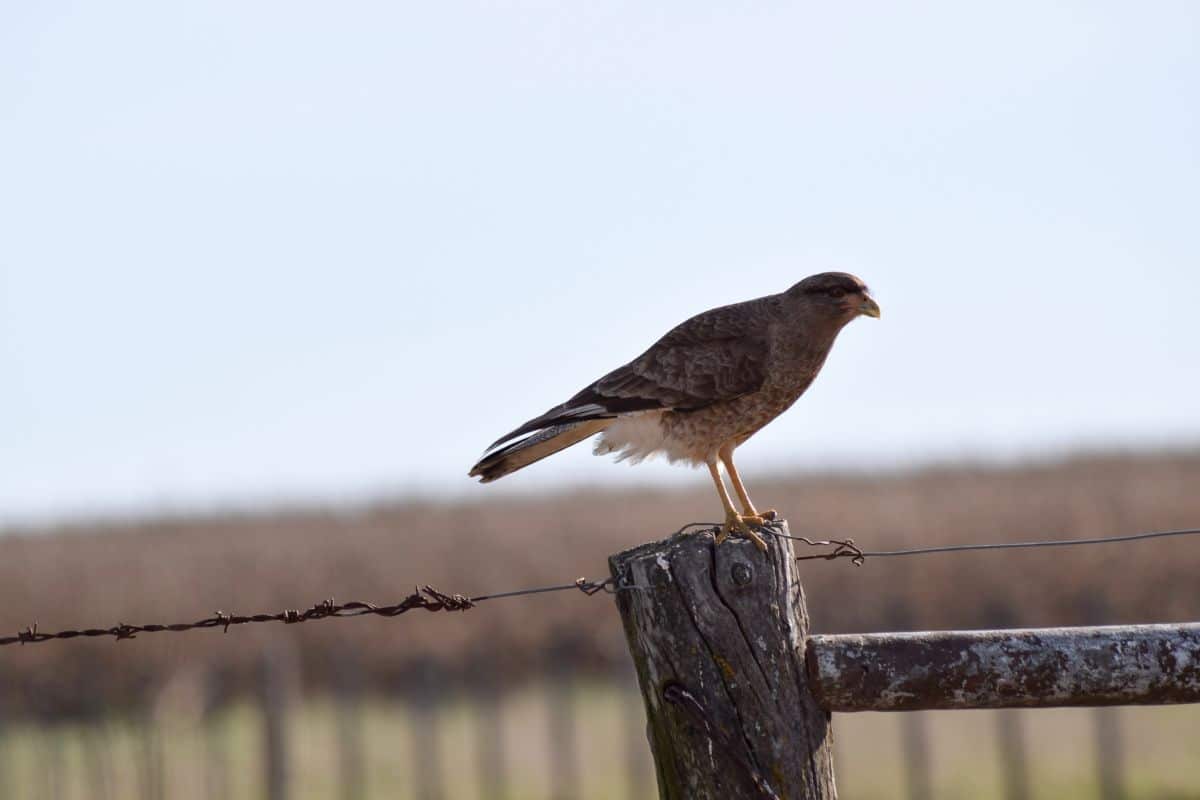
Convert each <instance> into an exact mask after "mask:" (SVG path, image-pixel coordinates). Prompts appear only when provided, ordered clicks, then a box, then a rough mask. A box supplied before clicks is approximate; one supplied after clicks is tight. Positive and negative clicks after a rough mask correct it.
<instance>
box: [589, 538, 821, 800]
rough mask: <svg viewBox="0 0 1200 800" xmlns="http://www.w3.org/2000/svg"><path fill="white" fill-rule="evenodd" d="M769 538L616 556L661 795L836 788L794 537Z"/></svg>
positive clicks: (805, 793)
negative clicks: (811, 674) (807, 659)
mask: <svg viewBox="0 0 1200 800" xmlns="http://www.w3.org/2000/svg"><path fill="white" fill-rule="evenodd" d="M778 530H779V531H780V532H782V533H786V532H787V526H786V524H782V525H781V526H780V527H779V528H778ZM766 538H767V545H768V546H767V552H765V553H763V552H760V551H759V550H757V549H756V548H755V546H754V545H753V543H751V542H749V541H744V540H729V541H726V542H724V543H722V544H721V545H720V546H716V544H715V542H714V539H713V536H712V534H711V533H708V532H703V533H684V534H679V535H676V536H673V537H671V538H670V539H666V540H664V541H661V542H653V543H650V544H645V545H642V546H640V547H635V548H633V549H632V550H627V551H625V552H623V553H618V554H617V555H614V556H612V557H611V558H610V559H609V564H610V566H611V568H612V574H613V576H614V578H615V579H616V583H617V607H618V608H619V610H620V612H621V618H622V620H623V622H624V624H625V634H626V637H627V638H628V641H629V650H630V653H631V654H632V656H633V660H634V665H635V666H636V668H637V674H638V682H639V683H640V685H641V690H642V698H643V700H644V701H645V704H646V716H647V721H648V723H647V725H648V736H649V739H650V747H651V750H652V752H653V754H654V762H655V769H656V771H657V773H658V787H659V796H660V797H661V798H664V800H742V799H743V798H745V799H746V800H749V798H754V800H762V798H779V800H832V799H833V798H835V797H836V796H837V793H836V789H835V788H834V781H833V758H832V749H831V744H832V740H831V733H830V725H829V714H828V713H827V712H825V711H823V710H822V709H821V708H820V707H819V706H818V705H817V701H816V699H815V698H814V697H813V694H812V692H811V691H810V690H809V685H808V675H807V673H806V671H805V663H804V642H805V637H806V635H807V633H808V613H807V611H806V609H805V606H804V592H803V589H802V588H801V586H800V583H799V581H798V580H797V578H796V572H795V562H794V561H793V560H792V558H793V554H792V543H791V541H790V540H788V539H784V538H781V537H776V536H768V537H766Z"/></svg>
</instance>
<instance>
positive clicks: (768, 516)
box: [759, 508, 779, 522]
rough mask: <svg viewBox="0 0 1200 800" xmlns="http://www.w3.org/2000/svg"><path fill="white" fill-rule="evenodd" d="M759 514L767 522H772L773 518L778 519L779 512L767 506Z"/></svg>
mask: <svg viewBox="0 0 1200 800" xmlns="http://www.w3.org/2000/svg"><path fill="white" fill-rule="evenodd" d="M759 516H760V517H762V518H763V519H765V520H766V521H767V522H774V521H775V520H777V519H779V512H778V511H776V510H775V509H773V508H768V509H767V510H766V511H763V512H761V513H760V514H759Z"/></svg>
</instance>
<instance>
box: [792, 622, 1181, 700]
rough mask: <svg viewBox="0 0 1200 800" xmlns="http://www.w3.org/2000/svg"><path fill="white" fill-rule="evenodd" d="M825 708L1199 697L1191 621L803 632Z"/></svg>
mask: <svg viewBox="0 0 1200 800" xmlns="http://www.w3.org/2000/svg"><path fill="white" fill-rule="evenodd" d="M805 655H806V659H805V660H806V665H807V671H808V674H809V685H810V686H811V688H812V690H813V692H814V694H815V695H816V697H817V701H818V703H820V705H821V706H822V707H823V708H825V709H826V710H827V711H920V710H924V709H951V708H954V709H968V708H1045V707H1051V706H1110V705H1157V704H1166V703H1200V624H1198V623H1190V624H1185V625H1120V626H1107V627H1093V628H1040V629H1037V628H1035V629H1028V630H994V631H951V632H945V633H940V632H924V633H871V634H861V635H859V634H839V635H833V636H812V637H810V638H809V639H808V641H807V645H806V654H805Z"/></svg>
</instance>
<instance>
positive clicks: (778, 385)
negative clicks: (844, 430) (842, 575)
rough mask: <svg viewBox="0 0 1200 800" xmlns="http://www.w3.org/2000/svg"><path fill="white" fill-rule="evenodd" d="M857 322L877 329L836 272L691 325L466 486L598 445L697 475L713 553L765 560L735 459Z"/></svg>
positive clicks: (762, 517)
mask: <svg viewBox="0 0 1200 800" xmlns="http://www.w3.org/2000/svg"><path fill="white" fill-rule="evenodd" d="M859 316H867V317H874V318H877V319H878V318H879V316H880V309H879V304H878V303H877V302H876V301H875V299H874V298H873V297H872V296H871V293H870V291H869V290H868V288H867V285H866V284H865V283H863V281H862V280H861V279H859V278H857V277H855V276H854V275H851V274H849V273H845V272H823V273H820V274H817V275H811V276H809V277H807V278H805V279H804V280H802V281H800V282H799V283H797V284H795V285H794V286H792V287H791V288H789V289H787V290H786V291H784V292H780V293H779V294H773V295H767V296H766V297H759V298H756V299H754V300H747V301H745V302H741V303H735V304H733V305H727V306H721V307H719V308H713V309H710V310H708V311H705V312H703V313H700V314H697V315H696V316H694V317H691V318H690V319H688V320H686V321H684V322H682V323H680V324H679V325H677V326H675V327H674V328H672V329H671V330H670V331H668V332H667V333H666V335H664V336H663V337H662V338H661V339H659V340H658V341H657V342H655V343H654V344H653V345H651V346H650V347H649V349H647V350H646V351H645V352H644V353H642V354H641V355H639V356H638V357H637V358H635V359H633V360H632V361H630V362H629V363H627V364H625V365H623V366H620V367H617V368H616V369H614V370H613V371H612V372H609V373H608V374H607V375H605V376H604V377H602V378H600V379H599V380H597V381H595V382H593V383H591V384H589V385H588V386H586V387H584V388H583V389H582V390H580V391H579V392H577V393H576V394H575V395H574V396H573V397H571V398H570V399H569V400H567V401H566V402H564V403H560V404H559V405H556V406H554V407H553V408H551V409H549V410H548V411H546V412H545V413H544V414H541V415H539V416H536V417H534V418H533V419H531V420H529V421H528V422H525V423H524V424H522V425H520V426H519V427H517V428H515V429H513V430H512V431H510V432H509V433H507V434H505V435H504V436H501V437H500V438H499V439H497V440H496V441H495V442H493V443H492V444H491V445H490V446H489V447H488V448H487V450H486V451H484V454H483V457H482V458H480V459H479V461H478V462H477V463H476V464H475V465H474V466H473V467H472V468H471V470H470V472H469V476H470V477H475V478H479V479H480V482H482V483H489V482H491V481H495V480H498V479H500V478H502V477H504V476H505V475H509V474H511V473H513V472H516V471H517V470H519V469H523V468H525V467H527V466H529V465H530V464H533V463H535V462H537V461H540V460H542V459H543V458H546V457H547V456H550V455H553V454H554V453H557V452H558V451H560V450H563V449H565V448H567V447H570V446H571V445H573V444H576V443H578V442H581V441H583V440H584V439H587V438H589V437H591V436H595V435H596V434H600V438H599V439H598V440H597V442H596V445H595V448H594V452H595V454H596V455H606V454H615V455H616V460H618V461H625V460H628V461H630V462H632V463H637V462H639V461H641V460H643V459H645V458H648V457H651V456H656V455H665V456H666V458H667V459H668V460H669V461H670V462H672V463H675V462H684V463H686V464H690V465H692V466H697V467H698V466H701V465H703V466H706V467H707V468H708V471H709V474H710V475H711V476H712V480H713V482H714V484H715V485H716V489H717V494H718V496H719V497H720V500H721V505H722V507H723V509H724V512H725V521H724V523H723V524H722V525H721V527H720V529H719V530H718V533H717V542H718V543H720V542H722V541H724V540H725V539H727V538H728V537H729V536H730V535H737V536H740V537H745V538H749V539H751V540H752V541H753V542H754V544H755V545H756V546H757V547H759V548H760V549H762V550H765V549H766V543H765V542H764V541H763V539H762V537H761V536H759V535H758V533H757V532H756V529H759V530H760V529H762V528H763V527H764V526H766V525H767V524H769V523H770V522H771V521H772V520H774V519H775V518H776V516H777V515H776V512H775V511H774V509H768V510H766V511H764V512H762V513H760V512H759V511H758V510H757V509H756V508H755V506H754V504H753V503H752V502H751V501H750V495H749V494H748V493H747V491H746V486H745V484H744V483H743V482H742V479H741V476H740V475H739V474H738V471H737V467H736V466H735V465H734V461H733V452H734V450H735V449H737V448H738V447H739V446H740V445H742V444H743V443H745V442H746V440H747V439H749V438H750V437H751V436H753V435H754V434H755V433H757V432H758V431H759V430H761V429H762V428H763V427H764V426H765V425H766V424H767V423H769V422H771V421H772V420H773V419H775V418H776V417H777V416H779V415H780V414H782V413H783V412H784V411H786V410H787V409H788V408H789V407H791V405H792V404H793V403H794V402H795V401H796V400H797V399H799V397H800V396H801V395H802V394H804V392H805V391H806V390H807V389H808V387H809V386H810V385H811V384H812V382H813V380H814V379H815V378H816V377H817V373H819V372H820V370H821V367H822V366H823V365H824V363H825V359H826V357H827V356H828V355H829V352H830V350H831V349H832V347H833V343H834V340H835V339H836V338H837V335H838V333H839V332H840V331H841V330H842V328H844V327H845V326H846V325H847V324H848V323H849V322H851V321H852V320H853V319H855V318H856V317H859ZM722 466H723V467H724V469H725V471H726V472H727V473H728V475H729V479H730V482H731V483H732V484H733V490H734V492H735V493H736V494H737V498H738V501H739V502H740V504H741V511H740V512H739V511H738V509H737V508H736V507H735V506H734V504H733V500H732V498H731V497H730V494H729V491H728V489H727V488H726V486H725V482H724V480H723V478H722V474H721V468H722Z"/></svg>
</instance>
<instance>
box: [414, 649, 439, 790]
mask: <svg viewBox="0 0 1200 800" xmlns="http://www.w3.org/2000/svg"><path fill="white" fill-rule="evenodd" d="M444 689H445V681H444V680H443V676H442V674H441V670H440V669H439V667H438V664H437V663H435V662H434V661H433V660H432V659H422V660H421V661H420V662H419V663H418V664H416V666H415V674H414V675H413V680H412V681H411V685H410V686H409V687H408V698H409V710H410V715H409V731H410V737H411V741H412V758H413V796H414V797H416V799H417V800H442V798H443V797H444V796H445V792H444V791H443V787H442V748H441V741H440V736H441V732H440V725H439V719H438V708H437V707H438V705H439V703H440V701H441V694H442V691H443V690H444Z"/></svg>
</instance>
